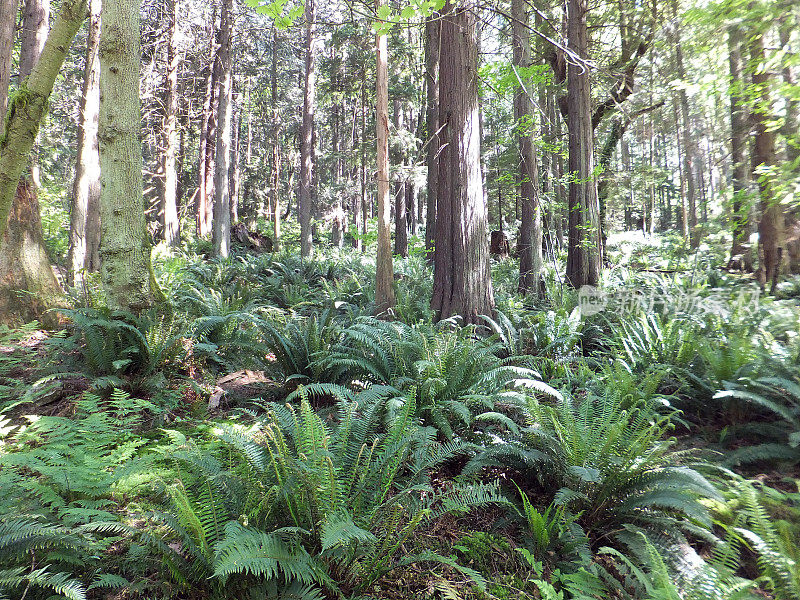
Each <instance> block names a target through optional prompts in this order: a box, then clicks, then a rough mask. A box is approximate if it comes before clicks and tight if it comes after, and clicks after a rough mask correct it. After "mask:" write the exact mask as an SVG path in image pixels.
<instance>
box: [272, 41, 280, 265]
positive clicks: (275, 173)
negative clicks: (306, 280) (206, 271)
mask: <svg viewBox="0 0 800 600" xmlns="http://www.w3.org/2000/svg"><path fill="white" fill-rule="evenodd" d="M270 92H271V96H270V107H271V110H272V171H271V177H272V180H271V183H270V196H272V202H271V204H272V235H273V237H274V238H275V239H274V240H273V241H272V248H273V251H276V252H277V251H278V250H280V247H281V204H280V203H281V197H280V185H281V125H280V118H279V116H278V28H277V27H273V28H272V72H271V75H270Z"/></svg>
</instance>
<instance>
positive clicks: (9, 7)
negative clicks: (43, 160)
mask: <svg viewBox="0 0 800 600" xmlns="http://www.w3.org/2000/svg"><path fill="white" fill-rule="evenodd" d="M0 14H3V15H7V17H4V18H3V19H0V137H2V135H3V128H4V127H5V120H6V109H7V108H8V88H9V86H10V85H11V59H12V58H13V54H14V33H15V29H16V26H17V0H0Z"/></svg>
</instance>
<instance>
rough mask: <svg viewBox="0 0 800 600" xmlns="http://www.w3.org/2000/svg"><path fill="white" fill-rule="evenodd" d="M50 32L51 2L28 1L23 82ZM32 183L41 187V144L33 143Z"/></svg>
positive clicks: (22, 43) (22, 40)
mask: <svg viewBox="0 0 800 600" xmlns="http://www.w3.org/2000/svg"><path fill="white" fill-rule="evenodd" d="M49 31H50V0H26V1H25V8H24V9H23V11H22V32H21V33H20V46H21V48H20V53H19V80H20V82H21V81H23V80H24V79H25V78H26V77H27V76H28V75H30V73H31V71H33V66H34V65H35V64H36V61H37V60H39V55H40V54H41V53H42V48H44V43H45V40H47V34H48V32H49ZM30 172H31V181H32V182H33V187H34V188H39V187H40V186H41V176H40V173H39V143H38V141H34V142H33V149H32V150H31V157H30Z"/></svg>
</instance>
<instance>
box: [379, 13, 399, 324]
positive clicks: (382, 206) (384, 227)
mask: <svg viewBox="0 0 800 600" xmlns="http://www.w3.org/2000/svg"><path fill="white" fill-rule="evenodd" d="M375 6H376V9H380V6H381V5H380V0H376V3H375ZM388 55H389V49H388V44H387V41H386V32H385V31H383V30H380V29H379V30H378V32H377V33H376V34H375V62H376V75H375V128H376V129H375V133H376V137H377V144H378V146H377V155H378V168H377V178H378V255H377V258H376V260H375V277H376V280H375V311H376V313H377V314H386V313H388V312H389V311H390V310H391V309H393V308H394V305H395V297H394V267H393V266H392V248H391V199H390V196H389V65H388V62H387V61H388Z"/></svg>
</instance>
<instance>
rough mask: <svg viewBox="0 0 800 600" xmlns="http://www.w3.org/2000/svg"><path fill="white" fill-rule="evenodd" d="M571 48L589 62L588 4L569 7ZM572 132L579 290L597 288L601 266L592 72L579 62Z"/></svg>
mask: <svg viewBox="0 0 800 600" xmlns="http://www.w3.org/2000/svg"><path fill="white" fill-rule="evenodd" d="M568 10H569V14H568V37H569V46H570V48H571V49H572V50H573V52H575V53H576V54H577V55H578V56H579V57H580V58H583V59H588V58H589V52H588V49H589V34H588V30H587V27H586V13H587V12H588V10H589V9H588V0H569V2H568ZM567 90H568V91H567V115H568V118H567V127H568V129H569V171H570V174H571V177H570V179H571V181H570V184H569V232H568V237H569V244H568V247H567V280H568V281H569V283H570V284H571V285H572V286H573V287H574V288H580V287H582V286H584V285H591V286H596V285H597V284H598V282H599V279H600V265H601V261H602V255H601V249H600V231H599V230H600V223H599V212H600V208H599V206H598V201H597V182H596V181H595V178H594V149H593V146H594V140H593V133H592V132H593V128H592V97H591V88H590V83H589V69H588V67H587V66H585V65H581V64H576V63H575V62H574V61H573V62H570V63H569V66H568V67H567Z"/></svg>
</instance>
